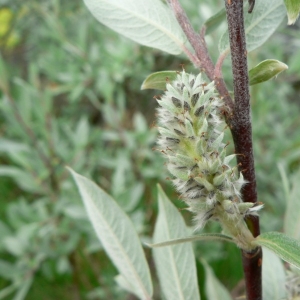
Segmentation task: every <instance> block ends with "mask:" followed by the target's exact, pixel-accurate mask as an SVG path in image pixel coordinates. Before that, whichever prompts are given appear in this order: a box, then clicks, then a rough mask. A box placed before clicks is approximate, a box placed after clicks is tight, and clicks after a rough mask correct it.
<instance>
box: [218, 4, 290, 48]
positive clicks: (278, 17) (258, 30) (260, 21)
mask: <svg viewBox="0 0 300 300" xmlns="http://www.w3.org/2000/svg"><path fill="white" fill-rule="evenodd" d="M244 16H245V33H246V42H247V51H248V52H250V51H253V50H254V49H256V48H258V47H259V46H261V45H262V44H263V43H264V42H265V41H266V40H267V39H268V38H269V37H270V36H271V35H272V34H273V32H274V31H275V30H276V28H277V27H278V26H279V25H280V23H281V22H282V20H283V18H284V16H285V8H284V4H283V2H282V0H259V1H258V0H257V1H256V3H255V9H254V10H253V12H252V13H251V14H248V13H247V8H246V7H245V8H244ZM219 50H220V53H223V52H225V51H229V39H228V31H226V32H225V33H224V34H223V36H222V37H221V39H220V41H219Z"/></svg>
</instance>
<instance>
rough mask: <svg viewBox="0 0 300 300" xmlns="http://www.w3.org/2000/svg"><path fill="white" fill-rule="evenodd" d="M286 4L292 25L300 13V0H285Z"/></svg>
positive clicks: (289, 23)
mask: <svg viewBox="0 0 300 300" xmlns="http://www.w3.org/2000/svg"><path fill="white" fill-rule="evenodd" d="M284 4H285V7H286V10H287V15H288V25H292V24H294V23H295V22H296V20H297V19H298V17H299V13H300V1H299V0H284Z"/></svg>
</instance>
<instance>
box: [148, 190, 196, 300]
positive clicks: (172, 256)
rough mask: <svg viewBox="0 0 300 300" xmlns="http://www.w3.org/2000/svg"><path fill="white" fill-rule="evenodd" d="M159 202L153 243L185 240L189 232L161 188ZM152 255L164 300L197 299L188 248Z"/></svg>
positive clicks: (190, 250) (154, 251)
mask: <svg viewBox="0 0 300 300" xmlns="http://www.w3.org/2000/svg"><path fill="white" fill-rule="evenodd" d="M158 202H159V215H158V218H157V221H156V224H155V231H154V242H155V243H158V242H161V241H165V240H170V239H176V238H181V237H184V236H187V235H188V230H187V227H186V225H185V222H184V220H183V217H182V216H181V214H180V213H179V212H178V209H177V208H176V207H175V206H174V205H173V204H172V203H171V202H170V200H169V199H168V197H167V196H166V194H165V193H164V192H163V190H162V188H161V187H160V186H159V187H158ZM153 254H154V260H155V264H156V268H157V273H158V277H159V280H160V285H161V287H162V291H163V294H164V296H165V299H167V300H174V299H178V300H183V299H193V300H194V299H195V300H197V299H200V295H199V290H198V284H197V273H196V266H195V257H194V252H193V248H192V245H191V244H188V243H185V244H181V245H175V246H170V247H164V248H157V249H153Z"/></svg>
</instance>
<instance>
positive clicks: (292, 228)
mask: <svg viewBox="0 0 300 300" xmlns="http://www.w3.org/2000/svg"><path fill="white" fill-rule="evenodd" d="M299 179H300V172H297V173H296V174H295V175H294V177H293V180H292V188H291V190H290V192H289V197H288V199H287V208H286V212H285V215H284V223H283V226H284V232H285V233H286V234H287V235H288V236H291V237H293V238H295V239H297V240H300V185H299Z"/></svg>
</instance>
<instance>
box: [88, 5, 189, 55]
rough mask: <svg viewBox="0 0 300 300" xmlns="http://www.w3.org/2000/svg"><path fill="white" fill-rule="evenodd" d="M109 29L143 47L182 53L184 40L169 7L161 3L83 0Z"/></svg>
mask: <svg viewBox="0 0 300 300" xmlns="http://www.w3.org/2000/svg"><path fill="white" fill-rule="evenodd" d="M84 2H85V4H86V6H87V7H88V9H89V10H90V12H91V13H92V14H93V16H94V17H95V18H96V19H97V20H98V21H99V22H101V23H103V24H104V25H106V26H107V27H109V28H111V29H113V30H114V31H116V32H118V33H120V34H122V35H124V36H126V37H128V38H130V39H132V40H133V41H135V42H137V43H140V44H142V45H145V46H148V47H153V48H157V49H160V50H162V51H165V52H168V53H170V54H174V55H176V54H180V53H181V48H182V45H183V44H184V43H185V39H184V36H183V33H182V30H181V28H180V26H179V24H178V23H177V21H176V19H175V17H174V16H173V14H172V12H171V11H170V10H169V8H168V7H167V6H166V5H164V4H163V2H162V1H160V0H151V1H148V0H122V1H119V0H84Z"/></svg>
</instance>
